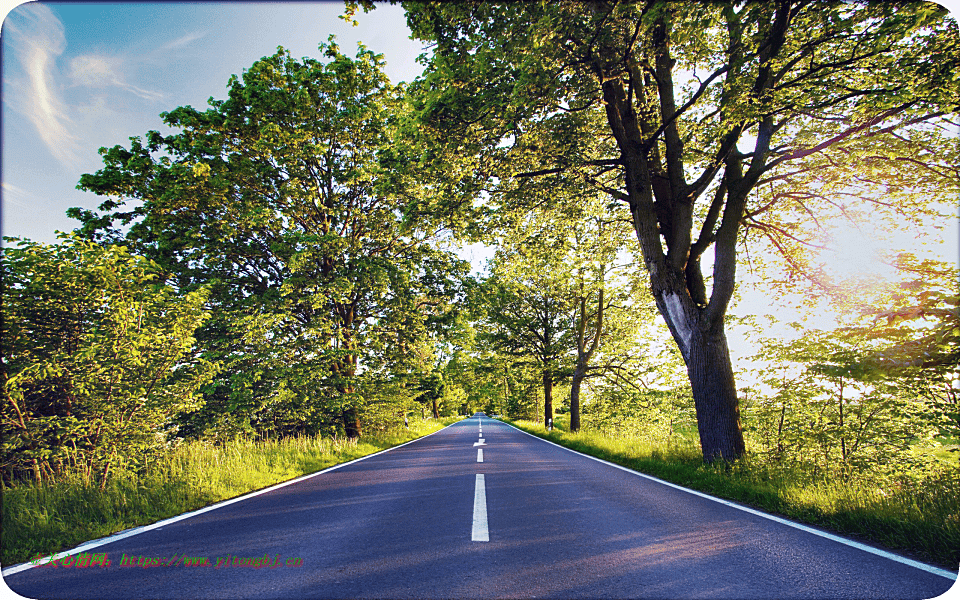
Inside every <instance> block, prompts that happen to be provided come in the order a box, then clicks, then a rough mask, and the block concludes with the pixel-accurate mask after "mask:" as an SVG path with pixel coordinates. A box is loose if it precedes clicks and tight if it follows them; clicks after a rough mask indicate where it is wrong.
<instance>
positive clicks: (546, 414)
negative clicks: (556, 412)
mask: <svg viewBox="0 0 960 600" xmlns="http://www.w3.org/2000/svg"><path fill="white" fill-rule="evenodd" d="M552 419H553V373H552V372H551V371H550V369H549V368H546V369H544V370H543V426H544V427H549V426H550V422H551V420H552Z"/></svg>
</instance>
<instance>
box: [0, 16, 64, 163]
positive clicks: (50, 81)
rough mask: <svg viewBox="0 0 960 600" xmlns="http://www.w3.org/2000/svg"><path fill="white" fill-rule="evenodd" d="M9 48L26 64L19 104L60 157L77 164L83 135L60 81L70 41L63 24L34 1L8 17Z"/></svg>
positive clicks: (19, 83) (42, 138)
mask: <svg viewBox="0 0 960 600" xmlns="http://www.w3.org/2000/svg"><path fill="white" fill-rule="evenodd" d="M4 33H5V34H6V35H7V36H9V37H8V38H7V39H8V42H7V48H8V49H9V50H10V51H11V52H12V53H13V55H14V56H15V57H16V59H17V61H18V62H19V63H20V65H21V67H22V68H23V80H22V81H17V82H16V83H15V84H16V85H18V86H19V87H22V90H23V93H22V94H18V96H20V97H21V98H22V101H21V102H20V104H19V106H18V107H17V108H18V109H19V110H20V111H21V112H23V113H24V114H25V115H26V116H27V117H28V118H29V119H30V121H31V122H32V123H33V125H34V126H35V127H36V128H37V132H38V133H39V134H40V139H41V140H43V143H44V144H45V145H46V146H47V148H48V149H49V150H50V152H51V154H53V156H54V157H56V159H57V160H58V161H59V162H60V163H62V164H64V165H65V166H67V167H68V168H72V167H74V166H75V165H76V164H77V161H78V159H77V152H78V148H79V143H78V142H79V138H78V137H77V135H76V134H75V133H74V127H73V122H72V121H71V119H70V116H69V115H68V112H67V107H66V105H65V104H64V102H63V100H62V99H61V97H60V91H61V90H60V89H59V87H58V86H57V85H56V81H55V74H56V59H57V57H58V56H60V55H61V54H63V51H64V50H65V49H66V46H67V42H66V37H65V36H64V32H63V24H62V23H61V22H60V20H59V19H58V18H57V17H56V15H54V14H53V12H52V11H51V10H50V9H49V8H48V7H47V6H45V5H44V4H41V3H39V2H31V3H28V4H23V5H21V6H18V7H17V8H16V9H14V10H13V11H12V12H11V13H10V15H9V16H8V17H7V21H6V23H5V27H4Z"/></svg>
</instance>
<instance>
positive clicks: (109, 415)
mask: <svg viewBox="0 0 960 600" xmlns="http://www.w3.org/2000/svg"><path fill="white" fill-rule="evenodd" d="M6 241H7V242H8V243H16V245H15V246H8V247H6V248H4V249H3V262H2V277H3V296H4V302H3V309H2V310H3V312H2V323H3V332H2V340H3V368H4V372H3V404H2V407H0V418H2V424H3V432H4V435H3V444H2V452H3V453H2V457H3V458H2V460H3V468H4V469H5V477H4V478H5V479H6V480H8V481H9V480H11V479H13V478H22V477H23V476H24V475H25V474H26V473H27V472H32V474H33V477H34V478H35V479H36V480H38V481H41V480H43V479H46V478H50V477H55V476H58V475H62V474H64V473H65V472H79V473H81V474H82V476H83V477H85V478H87V479H88V480H91V481H94V480H95V481H97V482H98V483H99V484H100V485H101V486H102V485H105V484H106V481H107V479H108V476H109V475H110V473H111V472H113V471H125V470H128V469H130V468H135V467H138V466H140V465H141V464H142V461H143V460H144V459H145V457H146V456H148V455H150V454H152V453H155V452H157V451H158V449H159V448H160V444H161V443H162V441H163V437H162V436H163V430H164V428H165V427H168V426H170V424H171V420H172V419H173V417H174V416H175V415H176V414H178V413H179V412H182V411H185V410H191V409H196V408H197V407H198V406H199V405H200V404H201V400H200V397H199V395H198V393H197V392H198V389H199V387H200V386H201V385H203V384H204V383H205V382H206V381H208V380H209V378H210V377H211V376H212V374H213V372H214V369H213V368H212V365H210V364H209V363H207V362H206V361H204V360H202V359H199V358H197V357H196V356H195V355H194V353H193V347H194V338H193V334H194V330H195V329H196V328H197V327H198V326H200V325H201V324H202V323H203V322H204V320H206V319H207V317H208V314H207V313H206V312H205V311H204V301H205V299H206V291H205V290H202V289H201V290H197V291H193V292H188V293H185V294H180V295H178V294H176V293H175V291H174V290H173V288H171V287H170V286H168V285H166V284H164V283H163V279H162V276H161V271H160V270H159V269H158V267H157V265H156V264H154V263H152V262H151V261H149V260H147V259H144V258H142V257H139V256H135V255H132V254H130V253H129V252H128V250H127V249H126V248H124V247H121V246H109V247H102V246H99V245H96V244H93V243H90V242H85V241H82V240H80V239H78V238H76V237H66V238H65V239H64V240H63V241H62V243H60V244H56V245H47V244H40V243H34V242H28V241H23V240H16V239H12V238H6Z"/></svg>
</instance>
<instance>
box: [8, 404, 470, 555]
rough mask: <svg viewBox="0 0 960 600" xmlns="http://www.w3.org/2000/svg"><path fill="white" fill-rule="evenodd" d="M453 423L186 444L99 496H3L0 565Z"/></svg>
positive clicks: (21, 491)
mask: <svg viewBox="0 0 960 600" xmlns="http://www.w3.org/2000/svg"><path fill="white" fill-rule="evenodd" d="M456 420H458V419H456V418H447V419H440V420H438V421H433V420H429V421H412V422H411V423H410V429H409V430H400V431H393V432H388V433H379V434H373V435H369V436H365V437H363V438H361V439H360V440H359V441H349V440H345V439H331V438H320V437H300V438H288V439H284V440H280V441H252V440H236V441H233V442H228V443H225V444H223V445H217V446H215V445H213V444H209V443H203V442H190V443H187V444H184V445H182V446H180V447H178V448H176V449H174V450H172V451H171V452H170V453H169V454H168V455H167V456H166V457H165V459H164V460H162V461H159V462H157V463H155V464H153V465H152V466H151V467H150V468H148V469H147V470H146V471H145V472H144V473H142V474H140V475H138V476H127V477H117V478H114V479H113V480H111V481H110V482H109V483H108V485H107V486H106V488H105V489H104V490H100V489H99V488H98V486H97V485H96V484H95V483H91V482H88V481H82V480H79V479H77V480H72V481H71V480H64V481H58V482H54V483H51V484H44V485H36V484H26V485H18V486H16V487H13V488H8V489H4V490H3V504H2V525H3V527H2V555H0V564H3V566H10V565H13V564H17V563H21V562H25V561H27V560H30V559H32V558H35V557H36V556H37V555H41V556H48V555H50V554H53V553H54V552H58V551H62V550H66V549H69V548H73V547H75V546H77V545H79V544H81V543H83V542H85V541H87V540H92V539H96V538H100V537H104V536H107V535H110V534H112V533H116V532H118V531H122V530H124V529H129V528H131V527H136V526H139V525H146V524H149V523H155V522H156V521H159V520H162V519H166V518H168V517H172V516H175V515H179V514H181V513H184V512H188V511H191V510H196V509H198V508H202V507H204V506H208V505H210V504H213V503H215V502H220V501H221V500H226V499H229V498H234V497H236V496H240V495H242V494H246V493H248V492H252V491H255V490H259V489H263V488H265V487H269V486H271V485H274V484H276V483H280V482H282V481H287V480H289V479H293V478H295V477H299V476H301V475H307V474H309V473H315V472H317V471H320V470H323V469H326V468H328V467H331V466H333V465H336V464H340V463H343V462H347V461H351V460H354V459H357V458H360V457H363V456H367V455H369V454H373V453H375V452H379V451H381V450H385V449H387V448H391V447H393V446H397V445H400V444H402V443H405V442H408V441H410V440H413V439H416V438H419V437H422V436H425V435H428V434H430V433H433V432H435V431H438V430H439V429H442V428H443V427H445V426H446V425H449V424H450V423H452V422H454V421H456Z"/></svg>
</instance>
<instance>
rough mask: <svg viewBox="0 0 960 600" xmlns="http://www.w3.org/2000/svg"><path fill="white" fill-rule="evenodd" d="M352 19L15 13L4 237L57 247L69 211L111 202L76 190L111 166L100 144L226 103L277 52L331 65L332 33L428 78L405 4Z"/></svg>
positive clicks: (230, 7) (61, 7) (90, 10)
mask: <svg viewBox="0 0 960 600" xmlns="http://www.w3.org/2000/svg"><path fill="white" fill-rule="evenodd" d="M12 4H15V2H9V1H7V2H6V3H5V4H0V11H4V10H10V6H11V5H12ZM342 13H343V3H342V2H289V3H270V4H267V3H246V2H243V3H132V2H130V3H112V4H107V3H103V4H100V3H87V2H83V3H80V2H30V3H27V4H20V5H19V6H16V7H14V8H13V9H12V10H10V12H9V14H7V16H6V19H5V20H4V22H3V29H2V34H0V44H2V49H3V94H2V98H3V103H2V111H3V113H2V118H3V140H2V143H3V163H2V166H3V181H2V185H3V206H2V218H3V220H2V232H3V235H5V236H20V237H27V238H30V239H32V240H36V241H42V242H55V241H56V234H55V232H56V231H57V230H60V231H70V230H72V229H73V228H74V227H75V226H76V225H77V222H76V221H74V220H72V219H69V218H68V217H67V216H66V215H65V214H64V212H65V211H66V210H67V209H68V208H69V207H71V206H83V207H85V208H96V206H97V205H99V203H100V201H101V199H100V198H99V197H98V196H95V195H93V194H89V193H86V192H81V191H79V190H77V189H75V187H76V184H77V182H78V181H79V179H80V175H81V174H83V173H92V172H95V171H96V170H97V169H99V168H100V166H101V165H102V162H101V160H100V157H99V155H98V154H97V150H98V149H99V148H100V147H103V146H108V147H110V146H114V145H116V144H123V145H127V143H128V138H130V137H131V136H140V135H143V134H145V133H146V132H147V131H149V130H151V129H162V125H161V122H160V118H159V114H160V113H161V112H164V111H168V110H171V109H173V108H176V107H177V106H182V105H187V104H189V105H192V106H195V107H198V108H202V107H204V106H206V102H207V99H208V98H210V97H211V96H213V97H214V98H224V97H225V95H226V83H227V80H228V79H229V77H230V75H232V74H239V73H241V72H242V71H243V70H244V69H245V68H247V67H249V66H250V65H251V64H253V62H254V61H256V60H257V59H258V58H260V57H263V56H268V55H271V54H273V53H274V52H276V49H277V46H283V47H285V48H287V49H288V50H290V51H291V53H292V54H293V55H294V56H297V57H304V56H311V57H316V58H320V53H319V52H318V50H317V45H318V44H319V43H320V42H322V41H326V39H327V37H328V36H329V35H330V34H331V33H332V34H335V35H336V36H337V42H338V43H339V44H340V46H341V48H342V49H343V50H344V52H346V53H348V54H351V55H352V54H354V53H355V52H356V48H357V42H358V41H362V42H363V43H364V44H365V45H366V46H367V47H369V48H370V49H371V50H373V51H375V52H378V53H382V54H383V55H384V57H385V59H386V61H387V74H388V75H389V77H390V79H391V80H392V81H393V82H395V83H396V82H398V81H411V80H412V79H414V78H415V77H416V76H417V75H418V74H419V73H420V70H421V69H420V66H419V65H418V64H417V63H416V58H417V56H419V55H420V54H421V53H422V48H421V44H420V43H419V42H414V41H412V40H410V39H409V31H408V29H407V27H406V20H405V19H404V16H403V11H402V9H401V8H400V7H399V6H390V5H381V6H379V7H378V8H377V9H376V10H374V11H373V12H371V13H369V14H363V13H362V12H361V13H360V14H359V15H358V17H357V21H358V22H359V26H357V27H352V26H351V25H349V24H347V23H345V22H344V21H343V20H341V19H339V18H338V16H339V15H340V14H342ZM0 14H2V12H0Z"/></svg>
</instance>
